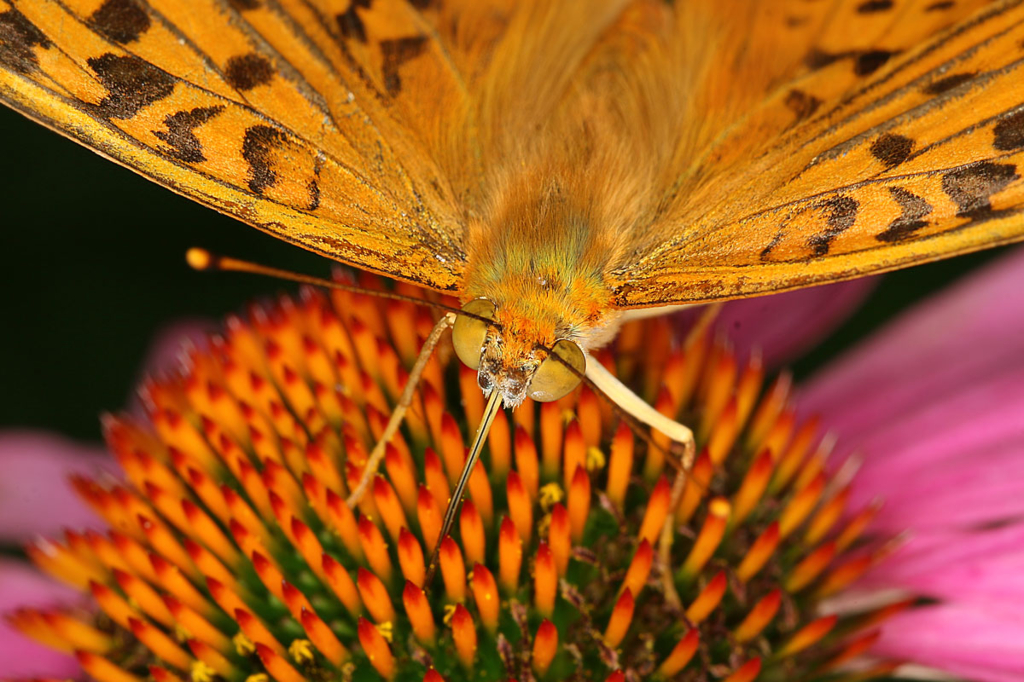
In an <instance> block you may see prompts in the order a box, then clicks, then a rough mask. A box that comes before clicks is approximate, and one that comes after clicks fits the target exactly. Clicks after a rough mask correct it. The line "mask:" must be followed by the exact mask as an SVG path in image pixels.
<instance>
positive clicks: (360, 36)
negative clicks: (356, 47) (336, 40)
mask: <svg viewBox="0 0 1024 682" xmlns="http://www.w3.org/2000/svg"><path fill="white" fill-rule="evenodd" d="M371 2H372V0H352V2H351V3H350V4H349V6H348V9H347V10H345V11H344V12H342V13H341V14H339V15H338V16H337V17H336V20H337V22H338V30H339V31H341V35H342V36H344V37H345V38H346V39H348V40H358V41H359V42H361V43H364V44H365V43H366V25H365V24H363V20H362V19H361V18H360V17H359V11H358V10H359V9H360V8H363V9H366V8H368V7H369V6H370V3H371Z"/></svg>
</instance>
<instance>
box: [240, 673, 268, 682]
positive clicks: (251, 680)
mask: <svg viewBox="0 0 1024 682" xmlns="http://www.w3.org/2000/svg"><path fill="white" fill-rule="evenodd" d="M245 682H270V677H269V676H268V675H267V674H266V673H256V674H255V675H249V677H247V678H245Z"/></svg>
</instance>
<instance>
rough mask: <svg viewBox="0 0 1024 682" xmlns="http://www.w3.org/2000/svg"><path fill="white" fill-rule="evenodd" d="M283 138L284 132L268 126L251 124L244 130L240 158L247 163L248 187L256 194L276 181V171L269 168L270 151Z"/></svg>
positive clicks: (276, 146) (280, 142) (280, 143)
mask: <svg viewBox="0 0 1024 682" xmlns="http://www.w3.org/2000/svg"><path fill="white" fill-rule="evenodd" d="M284 140H285V137H284V133H282V132H281V131H280V130H278V129H277V128H271V127H270V126H253V127H251V128H249V129H248V130H246V131H245V139H243V140H242V158H243V159H245V160H246V162H247V163H248V164H249V189H251V190H252V191H253V192H255V193H256V194H260V195H262V194H263V191H264V190H266V189H267V188H268V187H273V186H274V184H275V183H276V182H277V173H276V172H275V171H274V169H273V168H271V163H270V153H271V152H272V151H273V150H274V149H276V148H278V147H280V146H281V145H282V144H283V143H284Z"/></svg>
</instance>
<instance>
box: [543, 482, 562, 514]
mask: <svg viewBox="0 0 1024 682" xmlns="http://www.w3.org/2000/svg"><path fill="white" fill-rule="evenodd" d="M564 497H565V492H564V491H563V490H562V486H560V485H558V484H557V483H554V482H552V483H548V484H547V485H545V486H544V487H542V488H541V489H540V494H539V495H538V499H539V500H540V507H541V509H543V510H544V511H545V512H548V511H551V507H553V506H554V505H555V504H556V503H558V502H561V501H562V498H564Z"/></svg>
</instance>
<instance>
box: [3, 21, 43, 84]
mask: <svg viewBox="0 0 1024 682" xmlns="http://www.w3.org/2000/svg"><path fill="white" fill-rule="evenodd" d="M52 46H53V43H52V42H50V39H49V38H47V37H46V35H45V34H44V33H43V32H42V31H40V30H39V29H38V28H36V26H35V24H33V23H32V22H31V21H29V20H28V19H26V18H25V15H24V14H22V13H21V12H19V11H18V10H16V9H13V8H12V9H9V10H7V11H6V12H0V64H2V65H4V66H5V67H7V68H8V69H11V70H12V71H17V72H18V73H31V72H32V71H34V70H35V69H37V68H39V60H38V59H36V53H35V51H34V49H33V48H36V47H41V48H43V49H44V50H45V49H49V48H50V47H52Z"/></svg>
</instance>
